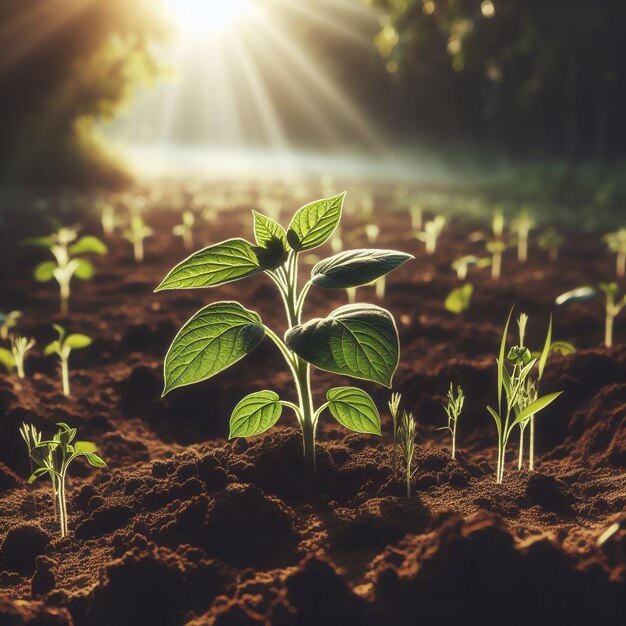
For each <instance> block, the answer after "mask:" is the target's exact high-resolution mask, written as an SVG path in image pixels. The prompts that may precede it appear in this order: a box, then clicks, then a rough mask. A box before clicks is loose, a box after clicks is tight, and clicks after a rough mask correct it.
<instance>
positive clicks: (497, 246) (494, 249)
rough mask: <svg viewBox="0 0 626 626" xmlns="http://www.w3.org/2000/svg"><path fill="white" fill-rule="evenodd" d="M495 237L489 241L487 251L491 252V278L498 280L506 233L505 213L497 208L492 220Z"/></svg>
mask: <svg viewBox="0 0 626 626" xmlns="http://www.w3.org/2000/svg"><path fill="white" fill-rule="evenodd" d="M492 231H493V239H491V240H490V241H487V244H486V248H487V252H489V254H491V278H493V279H494V280H498V279H499V278H500V275H501V274H502V255H503V254H504V252H505V251H506V248H507V246H506V243H505V242H504V239H503V234H504V213H502V211H501V210H497V211H496V212H495V214H494V216H493V222H492Z"/></svg>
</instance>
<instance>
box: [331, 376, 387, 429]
mask: <svg viewBox="0 0 626 626" xmlns="http://www.w3.org/2000/svg"><path fill="white" fill-rule="evenodd" d="M326 399H327V400H328V410H329V411H330V412H331V413H332V416H333V417H334V418H335V419H336V420H337V421H338V422H339V423H340V424H341V425H342V426H345V427H346V428H348V429H350V430H353V431H354V432H357V433H369V434H372V435H380V413H379V412H378V409H377V408H376V405H375V404H374V401H373V400H372V398H370V396H369V395H368V394H367V393H365V391H363V390H362V389H358V388H357V387H335V388H334V389H330V390H329V391H327V392H326Z"/></svg>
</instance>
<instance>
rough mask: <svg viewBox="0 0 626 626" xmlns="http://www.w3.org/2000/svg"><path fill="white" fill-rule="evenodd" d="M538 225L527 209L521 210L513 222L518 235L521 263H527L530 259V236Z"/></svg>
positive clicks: (519, 259)
mask: <svg viewBox="0 0 626 626" xmlns="http://www.w3.org/2000/svg"><path fill="white" fill-rule="evenodd" d="M536 225H537V222H535V220H534V219H533V217H532V216H531V214H530V212H529V211H528V210H526V209H524V210H523V211H521V212H520V214H519V215H518V216H517V218H515V219H514V220H513V223H512V224H511V227H512V229H513V232H514V233H516V235H517V260H518V261H519V262H520V263H526V261H527V260H528V236H529V235H530V231H531V230H532V229H533V228H535V226H536Z"/></svg>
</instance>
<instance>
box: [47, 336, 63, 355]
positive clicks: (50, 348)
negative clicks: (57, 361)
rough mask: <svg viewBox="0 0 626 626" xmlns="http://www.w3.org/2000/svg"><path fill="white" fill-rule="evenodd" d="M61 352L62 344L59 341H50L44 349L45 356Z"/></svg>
mask: <svg viewBox="0 0 626 626" xmlns="http://www.w3.org/2000/svg"><path fill="white" fill-rule="evenodd" d="M59 352H61V344H60V343H59V342H58V341H56V340H55V341H53V342H52V343H49V344H48V345H47V346H46V348H45V350H44V351H43V354H44V356H50V355H51V354H59Z"/></svg>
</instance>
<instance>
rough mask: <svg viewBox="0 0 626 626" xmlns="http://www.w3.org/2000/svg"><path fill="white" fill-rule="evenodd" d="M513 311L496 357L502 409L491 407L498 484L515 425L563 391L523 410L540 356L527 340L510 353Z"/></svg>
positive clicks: (521, 337)
mask: <svg viewBox="0 0 626 626" xmlns="http://www.w3.org/2000/svg"><path fill="white" fill-rule="evenodd" d="M512 313H513V310H512V309H511V312H510V313H509V317H508V319H507V321H506V324H505V326H504V332H503V333H502V342H501V344H500V353H499V356H498V358H497V359H496V364H497V369H498V411H497V412H496V411H495V410H494V409H492V408H491V407H490V406H488V407H487V410H488V411H489V413H490V415H491V417H493V420H494V422H495V423H496V429H497V432H498V457H497V467H496V482H497V483H502V481H503V479H504V465H505V459H506V448H507V444H508V442H509V438H510V436H511V433H512V432H513V430H514V429H515V427H516V426H517V425H518V424H520V423H521V422H523V421H525V420H527V419H528V418H530V416H533V415H537V413H539V411H541V410H543V409H545V408H546V407H547V406H548V405H549V404H551V403H552V402H553V401H554V400H556V398H558V397H559V396H560V395H561V393H562V392H560V391H559V392H556V393H551V394H548V395H546V396H543V397H540V398H537V399H536V400H535V401H534V402H532V403H530V404H528V405H527V406H526V408H524V409H523V410H519V401H520V395H521V393H522V390H523V389H525V388H526V384H527V383H526V381H527V379H528V377H529V375H530V373H531V371H532V370H533V368H534V367H535V365H536V364H537V359H536V358H533V357H532V355H531V353H530V351H529V350H528V348H526V347H525V346H524V345H523V342H522V344H520V345H516V346H513V347H512V348H511V349H510V350H509V352H508V355H507V354H506V341H507V335H508V331H509V322H510V321H511V315H512ZM524 327H525V321H524V322H523V325H520V339H521V340H523V334H524V330H523V329H524ZM505 358H506V361H505ZM507 361H508V363H509V364H510V365H511V366H512V370H510V371H509V368H508V367H507V365H506V362H507ZM503 399H504V406H503Z"/></svg>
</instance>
